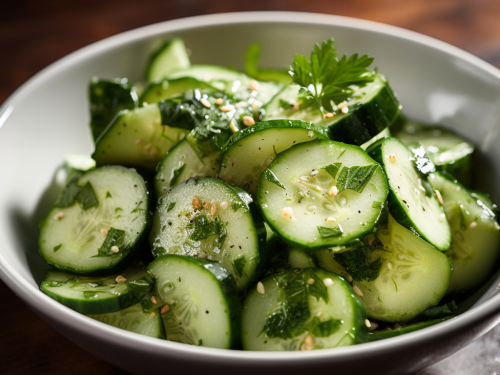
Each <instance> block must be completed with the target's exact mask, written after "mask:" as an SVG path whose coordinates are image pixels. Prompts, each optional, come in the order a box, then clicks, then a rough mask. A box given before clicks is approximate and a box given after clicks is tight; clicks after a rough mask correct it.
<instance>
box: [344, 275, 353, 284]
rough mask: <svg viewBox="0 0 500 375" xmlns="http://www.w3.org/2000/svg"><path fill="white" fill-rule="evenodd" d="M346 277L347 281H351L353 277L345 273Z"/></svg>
mask: <svg viewBox="0 0 500 375" xmlns="http://www.w3.org/2000/svg"><path fill="white" fill-rule="evenodd" d="M346 278H347V281H348V282H350V283H352V280H353V278H352V276H351V275H349V274H347V275H346Z"/></svg>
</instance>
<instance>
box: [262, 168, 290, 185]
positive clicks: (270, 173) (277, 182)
mask: <svg viewBox="0 0 500 375" xmlns="http://www.w3.org/2000/svg"><path fill="white" fill-rule="evenodd" d="M262 174H263V177H264V179H265V180H267V181H269V182H271V183H273V184H275V185H278V186H279V187H280V188H282V189H284V190H286V187H285V185H283V184H282V183H281V181H280V180H279V179H278V177H276V175H275V174H274V173H273V171H271V170H270V169H266V170H265V171H264V172H263V173H262Z"/></svg>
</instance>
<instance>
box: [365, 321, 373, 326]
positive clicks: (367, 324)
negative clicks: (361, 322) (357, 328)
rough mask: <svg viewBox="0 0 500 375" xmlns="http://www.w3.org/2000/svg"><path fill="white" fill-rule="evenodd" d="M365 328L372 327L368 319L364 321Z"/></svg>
mask: <svg viewBox="0 0 500 375" xmlns="http://www.w3.org/2000/svg"><path fill="white" fill-rule="evenodd" d="M365 326H366V327H367V328H370V327H371V326H372V325H371V324H370V321H369V320H368V319H365Z"/></svg>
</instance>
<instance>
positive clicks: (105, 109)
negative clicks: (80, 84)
mask: <svg viewBox="0 0 500 375" xmlns="http://www.w3.org/2000/svg"><path fill="white" fill-rule="evenodd" d="M89 102H90V129H91V130H92V136H93V138H94V141H96V140H97V138H99V136H100V135H101V133H102V132H103V131H104V130H106V128H107V127H108V125H109V123H110V122H111V121H112V120H113V118H114V117H115V116H116V114H117V113H118V112H120V111H122V110H124V109H134V108H135V107H137V106H138V104H139V102H138V99H137V92H136V88H135V87H134V86H132V85H131V84H130V83H128V80H127V79H126V78H121V79H120V78H118V79H116V80H106V79H100V78H98V77H92V78H91V79H90V84H89Z"/></svg>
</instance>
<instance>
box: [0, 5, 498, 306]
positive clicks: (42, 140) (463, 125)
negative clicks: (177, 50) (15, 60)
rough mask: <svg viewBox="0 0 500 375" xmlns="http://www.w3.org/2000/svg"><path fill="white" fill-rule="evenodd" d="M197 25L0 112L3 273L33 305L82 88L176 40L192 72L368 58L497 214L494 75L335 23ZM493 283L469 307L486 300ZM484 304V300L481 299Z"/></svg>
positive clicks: (99, 62)
mask: <svg viewBox="0 0 500 375" xmlns="http://www.w3.org/2000/svg"><path fill="white" fill-rule="evenodd" d="M248 19H249V18H248V17H243V16H242V15H233V16H231V17H229V16H226V17H219V18H217V17H212V19H211V20H210V21H209V22H208V21H207V22H202V23H200V21H197V18H193V19H189V20H179V21H174V22H169V23H168V24H167V23H166V24H159V25H153V26H150V27H147V28H143V29H140V30H136V31H132V32H129V33H125V34H122V35H119V36H116V37H113V38H110V39H107V40H105V41H102V42H99V43H96V44H94V45H92V46H89V47H87V48H84V49H83V50H80V51H77V52H76V53H74V54H72V55H70V56H68V57H66V58H64V59H62V60H60V61H59V62H57V63H55V64H54V65H52V66H51V67H49V68H47V69H46V70H45V71H43V72H41V73H40V74H38V75H37V76H36V77H34V78H33V79H32V80H30V81H29V82H28V83H27V84H25V85H24V86H23V87H22V88H21V89H20V90H18V91H17V92H16V93H15V94H14V95H13V96H12V97H11V98H10V99H9V100H7V102H5V103H4V104H3V106H2V107H1V110H0V176H1V181H2V182H1V184H0V208H1V209H0V270H2V271H3V272H4V274H8V275H9V276H8V278H9V279H10V280H11V283H18V282H20V281H22V282H23V284H24V288H27V289H29V290H30V293H41V292H39V291H38V284H39V282H40V280H41V279H42V278H43V274H44V269H45V265H44V262H43V261H42V259H41V257H40V256H39V255H38V249H37V237H38V227H37V223H38V222H39V221H40V219H41V218H42V217H43V216H44V215H45V213H46V212H47V210H48V208H49V206H50V205H51V204H52V202H53V201H54V199H55V197H56V195H57V193H58V192H59V189H60V187H61V184H60V181H58V177H57V175H56V173H55V172H56V170H57V167H58V166H59V165H60V164H61V161H62V158H63V157H64V156H65V155H67V154H89V153H90V152H92V150H93V146H92V140H91V133H90V130H89V126H88V122H89V109H88V102H87V98H86V93H87V84H88V81H89V78H90V77H91V76H93V75H96V76H99V77H109V78H114V77H128V78H129V79H130V80H131V81H132V82H135V81H140V80H142V79H143V73H144V70H145V65H146V62H147V59H148V56H149V53H150V51H151V50H152V49H154V48H155V46H157V45H158V44H159V43H161V42H162V41H163V40H164V39H165V38H167V37H168V36H172V35H175V36H179V37H181V38H183V39H184V40H185V42H186V45H187V47H188V48H189V49H190V51H191V59H192V61H193V63H205V64H220V65H226V66H227V65H234V66H236V67H241V66H242V62H243V58H244V55H245V52H246V50H247V48H248V47H249V46H250V45H251V44H253V43H259V44H260V45H261V46H262V57H261V65H262V66H274V67H283V66H288V64H289V63H290V61H291V59H292V57H293V55H294V54H295V53H305V54H309V52H310V50H311V48H312V46H313V44H314V43H315V42H321V41H323V40H325V39H327V38H330V37H334V38H335V41H336V43H337V46H338V50H339V51H340V52H341V53H347V54H352V53H356V52H359V53H361V54H364V53H368V54H370V55H372V56H374V57H375V63H374V66H376V67H378V69H379V71H380V72H382V73H384V74H385V75H386V76H387V78H388V79H389V82H390V84H391V86H392V88H393V89H394V91H395V92H396V93H397V95H398V98H399V100H400V102H401V103H402V105H403V112H404V113H405V114H406V115H407V116H409V117H412V118H415V119H418V120H421V121H426V122H435V123H441V124H443V125H444V126H446V127H449V128H451V129H453V130H455V131H457V132H458V133H460V134H462V135H464V136H465V137H467V138H468V139H470V140H472V141H473V142H474V143H475V144H476V145H477V149H478V164H477V165H478V166H480V167H478V168H477V169H476V181H477V188H478V189H482V190H485V191H487V192H489V193H490V194H491V195H492V198H493V199H494V200H495V201H497V202H499V201H500V191H499V190H498V189H495V187H496V186H498V185H499V183H500V148H499V147H497V145H498V144H499V142H500V134H499V133H500V78H499V77H500V73H499V72H498V70H496V69H495V68H493V67H491V66H489V65H488V64H486V63H484V62H482V61H480V60H479V59H476V58H474V57H472V56H470V55H468V54H466V53H465V52H462V51H459V50H458V49H455V48H453V47H451V46H449V45H446V44H444V43H441V42H438V41H434V40H432V39H431V38H427V37H424V36H421V35H418V34H415V33H412V32H408V31H404V30H400V29H396V28H393V27H389V26H384V25H379V24H375V23H371V22H366V21H357V20H352V19H346V18H342V17H331V16H320V15H307V14H304V15H293V14H292V15H291V14H288V15H287V16H279V14H274V15H273V14H272V13H271V14H263V15H262V16H261V17H254V19H255V20H257V19H258V21H248ZM497 284H498V280H496V279H495V278H493V279H492V280H491V282H490V283H489V284H488V285H487V286H486V287H485V288H483V289H482V290H481V291H480V292H479V293H478V294H477V295H476V296H475V297H474V298H473V299H472V300H471V303H470V304H469V305H468V306H467V307H469V306H471V305H472V304H473V303H474V302H477V301H478V300H479V302H481V301H483V300H485V299H487V298H488V297H489V296H491V294H492V293H493V292H494V290H495V288H494V287H495V286H496V285H497ZM480 297H482V298H480Z"/></svg>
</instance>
